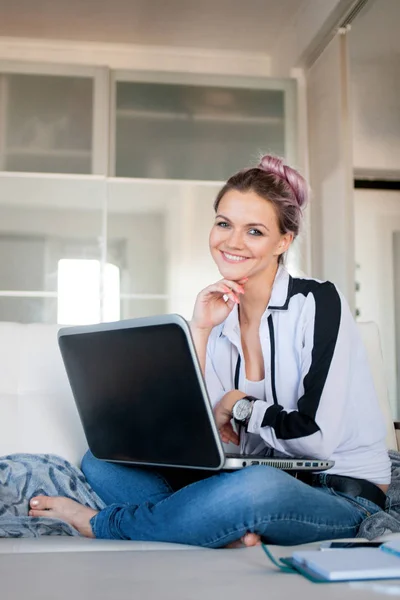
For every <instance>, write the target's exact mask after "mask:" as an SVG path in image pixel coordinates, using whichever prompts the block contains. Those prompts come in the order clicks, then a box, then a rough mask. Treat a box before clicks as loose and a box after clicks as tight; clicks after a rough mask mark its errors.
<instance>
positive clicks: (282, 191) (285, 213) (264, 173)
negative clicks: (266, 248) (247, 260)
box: [214, 154, 308, 260]
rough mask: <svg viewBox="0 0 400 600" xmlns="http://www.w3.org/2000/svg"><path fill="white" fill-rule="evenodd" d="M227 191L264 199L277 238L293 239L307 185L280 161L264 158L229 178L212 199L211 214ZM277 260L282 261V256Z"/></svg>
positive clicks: (272, 157)
mask: <svg viewBox="0 0 400 600" xmlns="http://www.w3.org/2000/svg"><path fill="white" fill-rule="evenodd" d="M230 190H237V191H238V192H248V191H250V190H252V191H253V192H255V193H256V194H257V195H258V196H261V197H262V198H265V200H267V201H268V202H271V204H273V206H274V208H275V211H276V215H277V219H278V226H279V230H280V232H281V234H282V235H283V234H285V233H288V232H290V233H293V236H294V237H296V236H297V235H298V233H299V230H300V224H301V220H302V217H303V209H304V207H305V206H306V204H307V201H308V184H307V182H306V180H305V179H304V177H302V176H301V175H300V173H299V172H298V171H296V170H295V169H292V167H289V166H288V165H285V163H284V162H283V160H282V159H281V158H278V157H277V156H272V155H270V154H266V155H265V156H263V157H262V158H261V160H260V162H259V164H258V165H257V166H256V167H251V168H250V169H243V170H242V171H239V172H238V173H236V174H235V175H232V177H230V178H229V179H228V181H227V182H226V184H225V185H224V186H223V188H222V189H221V190H220V191H219V193H218V195H217V197H216V199H215V202H214V210H215V212H217V210H218V205H219V203H220V202H221V200H222V198H223V196H224V195H225V194H226V193H227V192H229V191H230ZM279 259H280V260H282V259H283V258H282V256H280V257H279Z"/></svg>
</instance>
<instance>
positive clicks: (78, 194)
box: [0, 173, 105, 323]
mask: <svg viewBox="0 0 400 600" xmlns="http://www.w3.org/2000/svg"><path fill="white" fill-rule="evenodd" d="M104 207H105V182H104V180H101V179H95V178H92V177H80V178H79V179H75V178H71V177H65V176H57V177H56V176H51V177H49V176H45V175H43V176H37V175H27V174H12V173H4V174H2V175H1V174H0V321H4V320H17V321H22V322H35V321H37V322H53V323H56V322H57V292H58V275H59V262H60V261H61V260H62V259H84V260H93V261H100V260H101V259H102V256H103V245H104V243H105V240H104V236H103V235H102V234H103V230H102V228H103V220H104V219H103V214H104V213H103V211H104ZM72 288H74V289H72ZM72 291H75V292H76V294H75V295H78V300H79V294H81V295H82V304H84V302H83V301H84V299H85V298H84V296H83V295H84V290H83V289H82V286H81V285H80V284H79V281H78V279H77V280H75V281H74V280H71V292H72ZM95 308H97V309H98V307H95Z"/></svg>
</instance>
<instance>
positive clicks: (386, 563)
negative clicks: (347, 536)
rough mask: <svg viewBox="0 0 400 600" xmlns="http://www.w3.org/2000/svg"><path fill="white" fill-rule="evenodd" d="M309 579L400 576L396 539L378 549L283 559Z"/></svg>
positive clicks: (307, 553) (317, 552)
mask: <svg viewBox="0 0 400 600" xmlns="http://www.w3.org/2000/svg"><path fill="white" fill-rule="evenodd" d="M284 562H285V563H286V564H288V565H290V566H292V567H294V568H295V569H296V570H297V571H299V572H300V573H301V574H302V575H305V576H306V577H308V578H309V579H312V580H313V581H320V582H323V581H326V582H328V581H332V582H333V581H355V580H366V579H397V578H400V540H393V541H391V542H385V543H384V544H382V546H380V547H379V548H349V549H340V550H330V551H329V552H321V551H320V550H304V551H298V552H294V553H293V555H292V557H291V559H286V560H285V561H284Z"/></svg>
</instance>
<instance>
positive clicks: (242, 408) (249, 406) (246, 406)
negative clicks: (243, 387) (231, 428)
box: [232, 396, 257, 425]
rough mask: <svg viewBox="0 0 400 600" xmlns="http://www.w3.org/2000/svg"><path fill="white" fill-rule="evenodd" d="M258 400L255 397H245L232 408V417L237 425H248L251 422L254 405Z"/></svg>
mask: <svg viewBox="0 0 400 600" xmlns="http://www.w3.org/2000/svg"><path fill="white" fill-rule="evenodd" d="M256 400H257V398H254V396H245V397H244V398H241V399H240V400H238V401H237V402H235V404H234V405H233V408H232V417H233V418H234V419H235V421H236V422H237V423H240V424H241V425H243V424H246V425H247V423H248V422H249V421H250V417H251V413H252V412H253V405H254V402H255V401H256Z"/></svg>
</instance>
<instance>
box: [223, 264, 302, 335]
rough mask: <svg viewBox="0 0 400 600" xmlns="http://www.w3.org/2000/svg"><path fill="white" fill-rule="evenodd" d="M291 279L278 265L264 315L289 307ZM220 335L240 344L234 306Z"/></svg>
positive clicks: (237, 317) (237, 319) (281, 266)
mask: <svg viewBox="0 0 400 600" xmlns="http://www.w3.org/2000/svg"><path fill="white" fill-rule="evenodd" d="M291 284H292V278H291V276H290V275H289V273H288V272H287V270H286V269H285V267H284V266H283V265H279V267H278V270H277V272H276V275H275V279H274V284H273V286H272V292H271V298H270V300H269V304H268V306H267V309H266V311H265V313H264V315H265V314H266V313H267V312H268V311H272V310H287V309H288V307H289V299H290V289H291ZM220 335H225V336H226V337H227V338H228V339H229V340H230V341H231V342H234V341H235V340H236V341H238V342H240V339H239V338H240V327H239V311H238V306H237V305H236V306H234V307H233V309H232V311H231V312H230V313H229V315H228V316H227V318H226V319H225V322H224V324H223V327H222V330H221V333H220Z"/></svg>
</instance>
